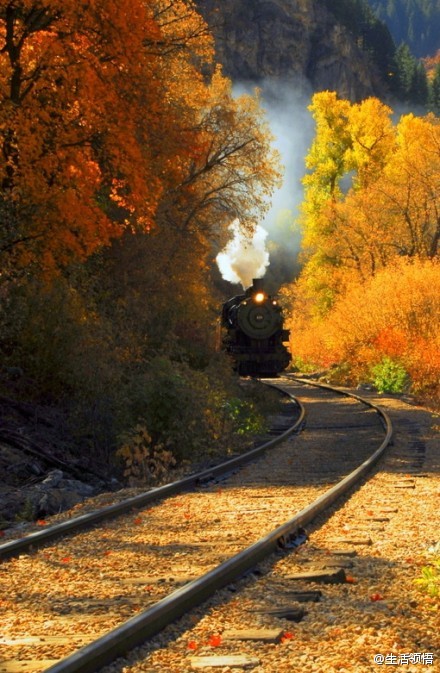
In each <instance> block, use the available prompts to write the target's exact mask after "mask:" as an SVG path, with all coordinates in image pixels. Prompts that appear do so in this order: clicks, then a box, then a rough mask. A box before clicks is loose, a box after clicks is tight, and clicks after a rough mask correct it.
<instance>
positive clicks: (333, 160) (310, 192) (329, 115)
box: [303, 92, 440, 310]
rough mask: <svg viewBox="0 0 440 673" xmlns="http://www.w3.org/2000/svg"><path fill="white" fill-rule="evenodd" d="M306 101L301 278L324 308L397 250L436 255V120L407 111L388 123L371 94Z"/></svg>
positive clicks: (385, 111)
mask: <svg viewBox="0 0 440 673" xmlns="http://www.w3.org/2000/svg"><path fill="white" fill-rule="evenodd" d="M311 109H312V111H313V113H314V115H315V118H316V120H317V135H316V139H315V142H314V144H313V146H312V148H311V151H310V154H309V156H308V159H307V161H308V167H309V168H310V170H311V172H310V174H309V175H307V176H306V177H305V180H304V182H305V186H306V192H305V202H304V209H303V225H304V243H305V246H307V248H306V252H305V254H306V255H307V257H306V259H307V263H306V266H305V269H304V273H303V278H304V279H306V278H308V282H309V285H310V288H311V291H314V292H315V291H317V292H318V295H320V296H321V300H322V305H321V308H323V309H324V310H325V309H326V308H328V306H329V305H331V303H332V301H333V299H334V297H335V294H338V293H340V292H341V291H343V289H344V287H345V286H346V285H347V283H349V282H350V280H351V278H352V277H360V278H364V279H365V278H368V277H369V276H371V275H372V274H374V273H375V272H376V271H377V269H379V268H381V267H383V266H386V265H387V264H388V263H389V261H390V260H392V259H393V257H395V256H396V255H399V256H409V257H414V256H418V257H425V258H433V257H435V256H436V255H438V241H439V217H438V208H439V202H438V198H437V193H438V180H439V177H440V164H439V159H440V154H439V124H438V119H437V118H435V117H434V116H432V115H431V116H427V117H425V118H419V117H415V116H414V115H405V116H403V117H402V118H401V119H400V121H399V122H398V124H397V125H393V124H392V121H391V110H390V109H389V108H388V107H387V106H385V105H384V104H382V103H380V101H378V100H377V99H368V100H366V101H363V102H362V103H359V104H356V105H351V104H350V103H348V102H347V101H339V100H338V99H337V98H336V96H335V95H334V94H331V93H328V92H326V93H323V94H317V95H316V96H315V97H314V99H313V103H312V106H311ZM318 304H319V302H318Z"/></svg>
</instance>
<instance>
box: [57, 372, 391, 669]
mask: <svg viewBox="0 0 440 673" xmlns="http://www.w3.org/2000/svg"><path fill="white" fill-rule="evenodd" d="M297 380H298V381H300V382H301V383H307V384H308V383H309V381H306V380H300V379H297ZM313 385H317V386H318V387H324V388H328V389H330V390H332V391H336V392H338V393H340V394H343V395H347V396H349V397H355V398H356V399H357V400H358V401H359V402H361V403H363V404H366V405H367V406H369V407H371V408H373V409H375V410H376V411H377V412H378V413H379V414H380V416H381V418H382V419H383V420H384V423H385V429H386V434H385V438H384V440H383V441H382V443H381V445H380V446H379V448H378V449H376V451H375V452H374V453H373V454H372V455H371V456H370V457H369V458H368V459H367V460H365V461H364V462H363V463H362V464H361V465H359V467H357V468H356V469H355V470H353V471H352V472H350V474H348V475H347V476H346V477H344V478H343V479H342V480H341V481H339V482H338V483H337V484H335V485H334V486H333V487H331V488H330V489H329V490H327V491H326V492H325V493H323V494H322V495H321V496H320V497H318V498H317V499H316V500H315V501H314V502H312V503H311V504H310V505H308V506H307V507H305V508H304V509H302V510H301V511H300V512H299V513H298V514H295V516H294V517H293V518H292V519H290V520H289V521H287V522H285V523H284V524H282V525H281V526H279V527H277V528H275V529H274V530H273V531H271V532H270V533H269V534H267V535H265V536H264V537H263V538H261V539H260V540H258V541H257V542H255V543H254V544H252V545H250V546H249V547H247V548H246V549H244V550H243V551H241V552H239V553H238V554H236V555H234V556H232V557H231V558H230V559H228V560H226V561H224V562H223V563H221V564H220V565H219V566H217V567H216V568H214V569H213V570H211V571H209V572H208V573H206V574H205V575H202V576H201V577H199V578H197V579H195V580H193V581H191V582H189V583H188V584H186V585H185V586H183V587H181V588H180V589H177V590H176V591H174V592H173V593H171V594H169V595H168V596H166V597H165V598H163V599H162V600H160V601H158V602H157V603H155V604H154V605H152V606H151V607H150V608H148V609H147V610H145V611H144V612H142V613H140V614H139V615H136V616H135V617H133V618H131V619H129V620H128V621H126V622H124V623H123V624H121V625H120V626H118V627H116V628H115V629H113V630H112V631H110V632H109V633H107V634H105V635H104V636H101V637H100V638H98V639H97V640H95V641H94V642H92V643H90V644H89V645H86V646H84V647H82V648H81V649H79V650H77V651H76V652H74V653H73V654H71V655H70V656H68V657H66V658H65V659H62V660H60V661H59V662H57V663H56V664H54V665H53V666H51V667H50V668H48V669H46V672H45V673H96V671H98V670H99V668H100V667H102V666H105V665H106V664H109V663H110V662H112V661H114V660H115V659H116V658H117V657H119V656H122V655H124V654H125V653H126V652H128V651H129V650H130V649H132V648H133V647H135V646H137V645H140V644H141V643H142V642H145V640H147V639H148V638H149V637H151V636H153V635H155V634H157V633H158V632H159V631H161V630H162V629H163V628H165V626H167V625H168V624H170V623H172V622H173V621H175V620H176V619H178V618H179V617H181V616H182V615H184V614H185V613H186V612H187V611H188V610H189V609H191V608H194V607H196V606H197V605H199V604H200V603H202V602H203V601H204V600H206V599H207V598H208V597H210V596H211V595H212V594H213V593H215V591H217V590H219V589H221V588H223V587H224V586H226V585H227V584H229V583H230V582H231V581H233V580H236V579H237V578H238V577H240V576H241V575H242V574H243V573H245V572H246V571H249V570H251V569H252V568H254V567H255V565H256V564H257V563H259V562H260V561H261V560H263V559H264V558H266V557H267V556H269V555H270V554H271V553H272V552H274V551H275V550H276V549H277V548H278V547H279V546H280V541H281V540H283V539H285V538H286V537H288V536H289V535H292V534H294V533H296V532H297V531H298V529H300V528H303V527H304V526H306V525H307V524H309V523H310V522H311V521H313V519H315V518H316V517H317V516H318V515H319V514H321V513H323V512H324V511H325V510H326V509H328V508H329V507H330V506H331V505H332V504H333V503H334V502H335V501H336V500H337V499H338V498H339V497H341V496H342V495H344V494H345V493H347V492H348V491H349V490H350V488H352V486H353V485H354V484H356V483H358V482H359V481H360V480H361V479H362V478H363V477H364V476H365V475H366V474H367V473H368V472H369V470H371V468H372V467H373V466H374V465H375V463H376V462H377V461H378V460H379V458H380V457H381V456H382V454H383V453H384V451H385V449H386V447H387V446H388V444H389V443H390V441H391V438H392V434H393V428H392V424H391V420H390V419H389V417H388V415H387V414H386V413H385V412H384V411H382V410H381V409H379V407H377V406H376V405H374V404H372V403H370V402H368V401H366V400H364V399H363V398H361V397H359V396H356V395H353V394H350V393H345V392H344V391H341V390H337V389H334V388H332V387H331V386H327V385H325V386H320V385H319V384H313Z"/></svg>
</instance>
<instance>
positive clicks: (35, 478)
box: [0, 395, 118, 530]
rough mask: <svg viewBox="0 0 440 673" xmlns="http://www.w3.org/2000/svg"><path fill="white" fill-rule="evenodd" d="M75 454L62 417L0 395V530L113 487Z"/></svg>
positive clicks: (71, 505) (61, 509)
mask: <svg viewBox="0 0 440 673" xmlns="http://www.w3.org/2000/svg"><path fill="white" fill-rule="evenodd" d="M76 454H77V449H76V447H75V445H74V442H73V441H72V439H71V438H69V434H68V431H67V427H66V419H65V417H64V416H63V413H62V412H60V411H58V410H55V409H53V408H50V407H44V406H40V405H36V404H30V403H27V402H19V401H17V400H16V399H13V398H12V397H8V396H5V395H0V530H4V529H5V528H8V527H9V526H11V525H16V524H17V523H18V522H20V521H33V520H36V519H42V518H44V517H46V516H49V515H51V514H57V513H58V512H61V511H64V510H66V509H70V508H71V507H73V506H74V505H76V504H78V503H79V502H82V501H83V500H85V499H86V498H89V497H90V496H93V495H96V494H98V493H100V492H102V491H103V490H111V489H112V488H113V487H117V486H118V484H117V482H116V481H115V480H114V481H112V480H111V478H110V477H109V475H108V474H104V473H103V474H102V476H101V475H100V474H99V468H96V466H92V465H89V464H86V462H85V460H84V458H83V457H78V456H77V455H76Z"/></svg>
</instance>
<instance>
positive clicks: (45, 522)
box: [35, 519, 47, 526]
mask: <svg viewBox="0 0 440 673" xmlns="http://www.w3.org/2000/svg"><path fill="white" fill-rule="evenodd" d="M35 523H36V524H37V526H47V521H45V520H44V519H38V520H37V521H36V522H35Z"/></svg>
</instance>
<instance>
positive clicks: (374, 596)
mask: <svg viewBox="0 0 440 673" xmlns="http://www.w3.org/2000/svg"><path fill="white" fill-rule="evenodd" d="M370 601H373V602H376V601H383V596H382V594H380V593H378V592H376V593H374V594H371V596H370Z"/></svg>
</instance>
